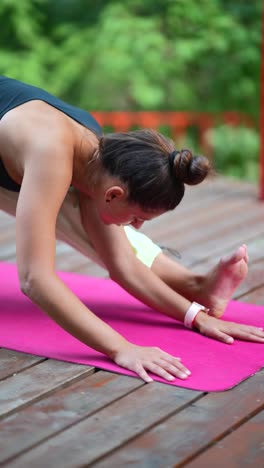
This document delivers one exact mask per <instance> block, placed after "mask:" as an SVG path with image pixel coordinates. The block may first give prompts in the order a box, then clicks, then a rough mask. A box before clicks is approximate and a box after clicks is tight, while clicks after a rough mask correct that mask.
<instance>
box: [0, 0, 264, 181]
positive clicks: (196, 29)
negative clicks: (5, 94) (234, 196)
mask: <svg viewBox="0 0 264 468" xmlns="http://www.w3.org/2000/svg"><path fill="white" fill-rule="evenodd" d="M261 10H262V2H261V1H260V0H19V1H18V0H0V74H3V75H8V76H10V77H13V78H16V79H19V80H22V81H25V82H27V83H31V84H34V85H36V86H40V87H43V88H44V89H46V90H47V91H49V92H51V93H53V94H55V95H57V96H59V97H61V98H62V99H64V100H66V101H68V102H70V103H72V104H75V105H77V106H79V107H82V108H84V109H86V110H88V111H93V110H101V111H109V110H127V111H135V110H137V111H138V110H149V111H153V110H157V111H166V110H170V111H195V112H209V113H214V114H217V115H218V114H219V115H221V113H223V112H226V111H234V112H238V113H243V114H246V115H247V116H248V117H249V119H250V120H251V121H252V126H251V127H250V128H248V127H241V126H239V127H230V126H226V125H223V123H222V122H221V119H219V122H218V124H217V125H216V127H215V128H214V129H211V130H210V131H208V135H207V138H208V141H209V142H210V144H211V145H212V147H213V154H214V164H215V167H216V169H218V171H219V172H221V173H223V174H227V175H232V176H235V177H240V178H246V179H249V180H252V181H256V180H257V178H258V157H259V155H258V152H259V131H258V118H259V98H260V49H261V15H262V11H261ZM163 130H164V129H163ZM164 131H165V132H166V129H165V130H164ZM181 143H182V142H181ZM184 143H185V145H187V146H189V147H191V148H194V149H195V150H196V151H199V144H198V139H197V135H196V134H195V131H191V130H190V132H189V134H188V135H187V139H186V142H184Z"/></svg>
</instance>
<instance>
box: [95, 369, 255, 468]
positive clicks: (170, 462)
mask: <svg viewBox="0 0 264 468" xmlns="http://www.w3.org/2000/svg"><path fill="white" fill-rule="evenodd" d="M263 384H264V371H261V372H259V373H257V374H255V375H254V376H253V377H251V378H250V379H248V380H245V381H244V382H243V383H242V384H240V385H238V386H237V387H235V388H233V389H232V390H229V391H226V392H219V393H210V394H207V395H205V396H204V397H203V398H200V399H198V400H197V401H195V402H193V403H192V404H189V405H188V406H187V407H186V408H185V409H183V410H182V411H180V412H178V413H177V414H175V415H173V416H170V417H168V418H166V419H165V420H164V421H163V422H162V423H161V424H156V425H155V427H153V428H151V429H150V430H148V431H147V432H145V433H144V434H142V435H140V436H138V437H136V438H134V439H133V440H132V441H131V442H129V443H127V444H125V445H123V446H122V447H121V448H120V449H116V450H115V451H114V452H112V453H111V454H109V455H108V456H106V457H104V458H103V459H101V460H100V461H98V463H94V464H93V467H96V468H103V467H104V468H107V467H109V466H114V467H123V466H132V465H133V466H144V467H145V466H146V467H152V466H155V468H163V467H164V466H183V465H185V463H188V461H189V460H190V459H191V458H193V457H194V456H195V455H197V454H199V453H200V452H201V451H202V450H206V449H207V447H208V446H210V444H212V443H213V442H214V441H215V440H217V439H220V438H222V437H224V436H225V435H226V434H227V433H229V431H231V430H233V429H235V428H236V427H237V426H239V425H241V424H242V423H243V422H244V421H245V420H246V419H247V418H248V416H249V415H251V414H254V413H255V412H256V411H258V410H259V409H260V408H262V407H263V405H264V394H263ZM187 466H189V465H187ZM212 466H215V464H214V463H211V464H210V463H209V464H204V465H201V467H203V468H205V467H212ZM221 466H223V461H222V465H221ZM225 466H227V467H228V468H229V465H228V464H225ZM237 466H238V465H237Z"/></svg>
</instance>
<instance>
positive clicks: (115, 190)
mask: <svg viewBox="0 0 264 468" xmlns="http://www.w3.org/2000/svg"><path fill="white" fill-rule="evenodd" d="M125 197H126V193H125V190H124V189H123V188H122V187H120V186H119V185H114V186H112V187H109V188H108V189H107V190H106V191H105V194H104V199H105V201H106V202H107V203H110V202H111V201H112V200H114V199H115V198H117V199H119V200H123V199H124V198H125Z"/></svg>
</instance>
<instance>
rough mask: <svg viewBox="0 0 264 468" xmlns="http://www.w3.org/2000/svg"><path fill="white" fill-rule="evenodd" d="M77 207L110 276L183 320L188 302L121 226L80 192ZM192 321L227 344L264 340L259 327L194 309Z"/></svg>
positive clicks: (128, 289)
mask: <svg viewBox="0 0 264 468" xmlns="http://www.w3.org/2000/svg"><path fill="white" fill-rule="evenodd" d="M80 208H81V215H82V222H83V226H84V229H85V230H86V231H87V234H88V236H89V239H90V240H91V241H92V243H93V244H94V247H95V249H96V250H97V252H98V254H99V255H100V258H101V259H102V261H103V262H104V264H105V265H106V267H107V269H108V271H109V274H110V277H111V278H112V279H113V280H114V281H116V282H117V283H118V284H120V286H122V287H123V288H124V289H126V290H127V291H128V292H129V293H130V294H132V295H133V296H135V297H137V298H138V299H139V300H141V301H142V302H144V303H145V304H147V305H149V306H150V307H152V308H154V309H156V310H158V311H160V312H163V313H164V314H166V315H168V316H170V317H173V318H175V319H177V320H180V321H182V322H183V320H184V316H185V314H186V312H187V310H188V308H189V307H190V305H191V302H190V301H188V300H187V299H185V298H184V297H182V296H181V295H180V294H178V293H176V292H175V291H174V290H172V289H171V288H170V287H169V286H168V285H167V284H166V283H165V282H163V281H162V280H161V279H160V278H159V277H158V276H157V275H156V274H155V273H154V272H153V271H152V270H151V269H150V268H148V267H146V266H145V265H144V264H143V263H142V262H141V261H140V260H138V259H137V257H136V256H135V254H134V252H133V250H132V248H131V246H130V243H129V241H128V239H127V236H126V234H125V232H124V229H123V227H122V226H115V225H110V226H106V225H104V224H103V223H102V221H101V220H100V218H99V216H98V213H97V211H96V208H95V206H94V203H93V201H92V200H89V199H87V197H84V196H80ZM194 324H195V327H196V328H197V329H198V330H199V331H200V332H201V333H203V334H205V335H207V336H210V337H211V338H214V339H217V340H219V341H223V342H225V343H227V344H230V343H232V342H233V341H234V340H233V338H239V339H243V340H248V341H256V342H264V333H263V331H261V330H260V329H258V328H256V327H250V326H247V325H240V324H236V323H230V322H225V321H222V320H219V319H217V318H215V317H211V316H208V315H206V314H205V313H203V312H201V313H198V315H197V316H196V319H195V322H194Z"/></svg>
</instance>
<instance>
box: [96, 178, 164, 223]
mask: <svg viewBox="0 0 264 468" xmlns="http://www.w3.org/2000/svg"><path fill="white" fill-rule="evenodd" d="M96 205H97V211H98V213H99V216H100V218H101V220H102V221H103V223H104V224H117V225H123V226H125V225H131V226H133V227H134V228H136V229H139V228H140V227H141V226H142V224H143V223H144V222H145V221H150V220H151V219H153V218H156V217H157V216H160V215H161V214H163V213H164V211H160V210H159V211H158V210H157V211H144V210H143V209H142V208H140V206H138V205H136V204H134V203H131V202H128V201H127V192H126V189H125V188H124V187H123V186H120V185H112V186H110V187H108V188H107V189H106V190H105V191H104V193H103V194H102V192H101V196H99V197H97V198H96Z"/></svg>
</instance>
